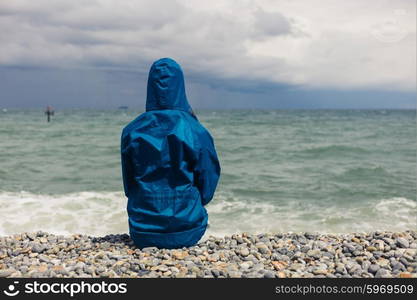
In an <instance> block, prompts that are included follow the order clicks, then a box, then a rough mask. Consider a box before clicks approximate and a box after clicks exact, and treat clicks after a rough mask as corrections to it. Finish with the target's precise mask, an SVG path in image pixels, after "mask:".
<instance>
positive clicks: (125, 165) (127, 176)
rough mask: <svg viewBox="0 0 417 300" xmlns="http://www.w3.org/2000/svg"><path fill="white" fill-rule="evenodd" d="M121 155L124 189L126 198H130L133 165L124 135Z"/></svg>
mask: <svg viewBox="0 0 417 300" xmlns="http://www.w3.org/2000/svg"><path fill="white" fill-rule="evenodd" d="M120 153H121V162H122V177H123V187H124V191H125V195H126V197H129V190H130V180H131V179H132V163H131V160H130V157H129V153H128V145H127V142H126V137H125V136H124V135H123V134H122V138H121V145H120Z"/></svg>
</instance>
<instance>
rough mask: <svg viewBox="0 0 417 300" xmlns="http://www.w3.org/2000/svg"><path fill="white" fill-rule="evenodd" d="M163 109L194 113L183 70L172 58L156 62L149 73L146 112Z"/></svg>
mask: <svg viewBox="0 0 417 300" xmlns="http://www.w3.org/2000/svg"><path fill="white" fill-rule="evenodd" d="M162 109H174V110H182V111H186V112H190V113H192V110H191V107H190V105H189V104H188V100H187V96H186V94H185V85H184V75H183V72H182V69H181V67H180V65H179V64H178V63H177V62H176V61H175V60H173V59H171V58H161V59H159V60H157V61H155V62H154V63H153V64H152V66H151V69H150V71H149V77H148V90H147V97H146V111H151V110H162Z"/></svg>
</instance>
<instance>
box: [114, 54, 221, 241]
mask: <svg viewBox="0 0 417 300" xmlns="http://www.w3.org/2000/svg"><path fill="white" fill-rule="evenodd" d="M121 160H122V174H123V185H124V190H125V194H126V197H128V204H127V212H128V217H129V232H130V237H131V238H132V240H133V241H134V243H135V244H136V246H138V247H139V248H143V247H151V246H155V247H158V248H181V247H187V246H192V245H195V244H196V243H197V242H198V241H199V240H200V238H201V237H202V236H203V234H204V232H205V231H206V228H207V220H208V215H207V211H206V209H205V208H204V206H205V205H206V204H207V203H209V202H210V201H211V199H212V198H213V195H214V192H215V190H216V186H217V182H218V180H219V176H220V164H219V160H218V158H217V153H216V150H215V147H214V143H213V138H212V137H211V135H210V133H209V132H208V131H207V129H205V128H204V127H203V126H202V125H201V124H200V122H199V121H198V119H197V117H196V116H195V115H194V113H193V111H192V109H191V107H190V105H189V104H188V100H187V97H186V93H185V86H184V76H183V72H182V70H181V67H180V66H179V65H178V64H177V63H176V62H175V61H174V60H172V59H170V58H162V59H160V60H158V61H156V62H154V63H153V65H152V67H151V69H150V71H149V77H148V87H147V98H146V112H144V113H143V114H141V115H140V116H139V117H137V118H136V119H135V120H133V121H132V122H130V123H129V124H128V125H127V126H126V127H125V128H124V129H123V132H122V137H121Z"/></svg>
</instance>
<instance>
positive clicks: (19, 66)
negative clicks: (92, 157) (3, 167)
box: [0, 0, 415, 107]
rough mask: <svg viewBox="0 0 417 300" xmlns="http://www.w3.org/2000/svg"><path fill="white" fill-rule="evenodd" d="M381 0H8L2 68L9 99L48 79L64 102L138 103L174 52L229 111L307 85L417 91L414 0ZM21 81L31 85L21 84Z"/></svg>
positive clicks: (0, 7) (1, 11) (195, 82)
mask: <svg viewBox="0 0 417 300" xmlns="http://www.w3.org/2000/svg"><path fill="white" fill-rule="evenodd" d="M378 3H379V4H378V9H375V7H376V6H375V5H376V2H375V3H374V2H373V0H370V1H367V2H363V1H349V2H344V1H336V0H332V1H327V0H323V1H322V2H321V4H320V6H317V5H315V6H313V5H311V4H310V2H309V1H301V0H298V1H288V2H283V1H270V0H262V1H252V0H240V1H235V0H228V1H220V0H211V1H210V2H207V3H205V2H202V1H185V0H184V1H180V0H178V1H174V0H173V1H162V0H136V1H130V0H124V1H112V0H97V1H82V0H73V1H67V0H54V1H50V0H37V1H29V0H13V1H2V2H0V28H2V32H1V34H0V45H1V47H0V75H1V76H2V78H3V79H4V78H6V81H7V82H8V83H7V85H6V84H5V82H6V81H3V82H2V83H0V89H1V90H2V94H0V101H2V102H3V103H6V98H7V99H9V98H13V94H16V95H17V94H18V95H19V97H21V98H25V99H27V101H35V100H34V99H35V98H36V97H38V100H36V101H37V103H38V102H39V103H40V102H42V101H43V100H42V99H43V98H45V97H47V95H48V84H47V82H48V80H47V78H50V81H51V82H54V87H51V88H50V89H51V93H52V94H53V97H59V98H60V99H61V100H60V101H64V99H67V101H69V102H71V101H72V102H71V103H74V101H76V100H75V99H73V98H74V97H70V96H68V95H75V94H77V95H78V96H77V97H82V95H84V96H86V97H87V98H88V99H93V100H91V101H90V102H88V101H87V102H88V103H91V105H93V104H95V105H98V103H101V102H100V101H104V102H103V103H106V105H107V104H108V105H110V106H114V105H116V104H117V102H118V100H117V99H120V98H121V97H125V99H126V102H128V103H129V104H132V103H139V102H140V101H139V100H138V98H139V97H143V95H144V93H143V90H144V89H145V86H144V84H143V83H142V82H143V81H146V76H147V72H148V68H149V66H150V64H151V63H152V62H153V61H154V60H156V59H158V58H160V57H166V56H169V57H173V58H174V59H176V60H177V61H178V62H179V63H180V64H181V65H182V66H183V69H184V71H185V73H186V80H187V82H188V84H189V86H190V93H191V94H192V95H198V98H199V99H205V100H204V101H203V100H201V101H200V102H199V105H201V106H204V107H206V106H216V105H217V104H218V103H220V102H216V101H217V100H216V99H217V98H219V97H224V98H227V99H228V101H229V103H231V106H234V105H235V104H236V103H239V101H240V100H239V99H241V101H242V102H241V103H242V105H243V104H244V102H245V103H246V102H247V101H249V100H248V99H249V98H250V97H252V98H256V99H257V101H258V100H259V101H258V102H259V103H260V102H262V101H264V102H262V103H272V102H273V101H278V102H279V101H282V102H279V103H281V104H283V103H284V102H285V101H284V100H283V99H284V96H283V97H281V95H284V94H286V95H289V94H288V93H286V91H300V89H302V88H311V89H318V90H321V89H329V90H332V89H333V90H350V89H353V90H355V89H360V90H378V89H381V90H394V91H400V92H403V91H404V92H406V93H409V92H410V91H411V92H415V67H414V66H415V29H414V28H415V3H411V4H410V3H409V2H406V1H398V2H396V3H395V4H393V3H392V2H389V1H386V0H381V1H379V2H378ZM398 8H399V10H398ZM413 8H414V10H413ZM401 9H402V10H401ZM390 18H391V19H390ZM387 19H388V21H387ZM387 22H388V23H389V24H391V25H390V26H389V28H388V29H387V26H386V25H384V24H387ZM395 26H396V27H395ZM393 37H394V38H396V39H394V38H393ZM394 40H395V42H393V41H394ZM7 67H11V68H9V69H7ZM25 68H32V69H25ZM11 70H13V71H11ZM29 70H30V71H29ZM42 70H44V71H42ZM37 74H38V75H37ZM30 76H34V77H37V78H31V77H30ZM74 76H75V77H76V78H73V77H74ZM89 76H91V77H89ZM77 77H79V78H83V81H80V80H78V78H77ZM12 79H13V80H17V81H18V82H19V81H20V83H22V82H25V84H26V83H27V85H26V89H25V90H20V91H17V90H12V87H14V88H15V89H18V86H19V84H18V83H14V82H12V81H13V80H12ZM43 79H44V80H43ZM59 80H63V82H60V81H59ZM64 81H66V82H64ZM88 83H89V84H88ZM37 84H39V86H42V87H43V88H42V89H40V88H37ZM77 84H79V85H81V86H82V88H79V91H80V92H76V90H77V88H76V86H77ZM56 87H61V88H60V91H59V90H56V89H57V88H56ZM89 87H90V89H89ZM33 90H35V91H36V93H33V92H32V91H33ZM62 91H67V92H68V94H65V93H64V92H62ZM81 91H83V92H82V93H81ZM202 91H204V93H203V92H202ZM24 93H27V96H25V95H24ZM95 93H97V94H95ZM298 93H300V92H298ZM254 94H256V95H259V97H255V96H254ZM207 95H212V97H209V96H207ZM291 95H294V94H291ZM300 95H301V94H300ZM300 97H301V96H300ZM290 98H291V99H295V96H291V97H290ZM335 98H336V97H335ZM29 99H30V100H29ZM103 99H104V100H103ZM262 99H263V100H262ZM7 101H9V102H7V103H10V100H7ZM13 101H16V100H13ZM65 101H66V100H65ZM80 101H81V100H80ZM271 101H272V102H271ZM335 101H337V100H335ZM346 101H347V100H346ZM223 102H224V101H223ZM296 102H297V101H296ZM80 103H81V102H80ZM233 103H234V104H233ZM82 104H85V103H82ZM245 105H246V104H245Z"/></svg>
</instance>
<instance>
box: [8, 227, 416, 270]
mask: <svg viewBox="0 0 417 300" xmlns="http://www.w3.org/2000/svg"><path fill="white" fill-rule="evenodd" d="M0 277H13V278H17V277H35V278H41V277H82V278H91V277H143V278H155V277H163V278H167V277H174V278H184V277H185V278H197V277H203V278H213V277H214V278H230V277H232V278H289V277H293V278H300V277H322V278H324V277H331V278H337V277H342V278H350V277H357V278H392V277H400V278H409V277H412V278H417V231H404V232H386V231H376V232H370V233H352V234H319V233H308V232H307V233H275V234H247V233H242V234H235V235H232V236H225V237H221V238H220V237H213V236H210V237H208V238H207V239H205V240H204V241H202V242H200V243H199V244H197V245H195V246H193V247H188V248H182V249H157V248H154V247H151V248H143V249H138V248H136V247H135V246H134V244H133V242H132V240H131V239H130V238H129V236H128V235H127V234H120V235H107V236H104V237H92V236H87V235H80V234H74V235H70V236H62V235H54V234H49V233H46V232H35V233H22V234H16V235H11V236H3V237H0Z"/></svg>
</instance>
